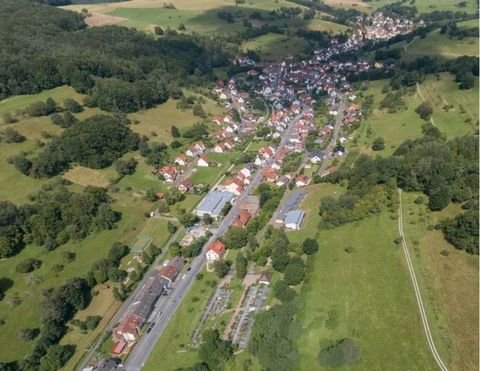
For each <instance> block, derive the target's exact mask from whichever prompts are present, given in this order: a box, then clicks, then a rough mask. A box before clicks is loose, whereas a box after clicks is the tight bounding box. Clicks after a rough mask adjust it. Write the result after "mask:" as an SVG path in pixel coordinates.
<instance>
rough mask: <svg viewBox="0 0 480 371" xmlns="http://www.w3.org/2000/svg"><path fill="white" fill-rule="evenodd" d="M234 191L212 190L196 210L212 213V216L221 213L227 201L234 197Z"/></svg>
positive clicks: (202, 212)
mask: <svg viewBox="0 0 480 371" xmlns="http://www.w3.org/2000/svg"><path fill="white" fill-rule="evenodd" d="M234 196H235V195H234V194H233V193H232V192H222V191H211V192H209V193H208V194H207V195H206V196H205V198H204V199H203V200H202V201H201V202H200V204H199V205H198V206H197V209H196V212H197V214H198V213H201V214H210V215H211V216H218V215H220V213H221V211H222V209H223V207H224V206H225V204H226V203H227V202H230V201H231V200H232V199H233V198H234Z"/></svg>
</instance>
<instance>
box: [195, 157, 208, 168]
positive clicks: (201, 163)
mask: <svg viewBox="0 0 480 371" xmlns="http://www.w3.org/2000/svg"><path fill="white" fill-rule="evenodd" d="M197 166H200V167H208V166H209V165H208V158H206V157H205V156H200V158H199V159H198V160H197Z"/></svg>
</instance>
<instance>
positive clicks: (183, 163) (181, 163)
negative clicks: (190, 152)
mask: <svg viewBox="0 0 480 371" xmlns="http://www.w3.org/2000/svg"><path fill="white" fill-rule="evenodd" d="M174 162H175V163H176V164H177V165H178V166H186V165H187V164H188V158H187V156H185V155H179V156H178V157H177V158H176V159H175V161H174Z"/></svg>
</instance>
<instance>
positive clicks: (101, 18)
mask: <svg viewBox="0 0 480 371" xmlns="http://www.w3.org/2000/svg"><path fill="white" fill-rule="evenodd" d="M91 14H92V15H91V16H90V17H87V18H86V19H85V23H86V24H87V25H89V26H90V27H100V26H108V25H112V24H117V23H120V22H123V21H126V20H127V19H126V18H122V17H115V16H113V15H107V14H101V13H91Z"/></svg>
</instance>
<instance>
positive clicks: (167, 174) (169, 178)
mask: <svg viewBox="0 0 480 371" xmlns="http://www.w3.org/2000/svg"><path fill="white" fill-rule="evenodd" d="M160 174H161V175H162V176H163V178H164V179H165V181H166V182H169V183H170V182H173V181H175V179H176V178H177V175H178V170H177V167H176V166H173V165H165V166H164V167H162V168H161V169H160Z"/></svg>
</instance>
